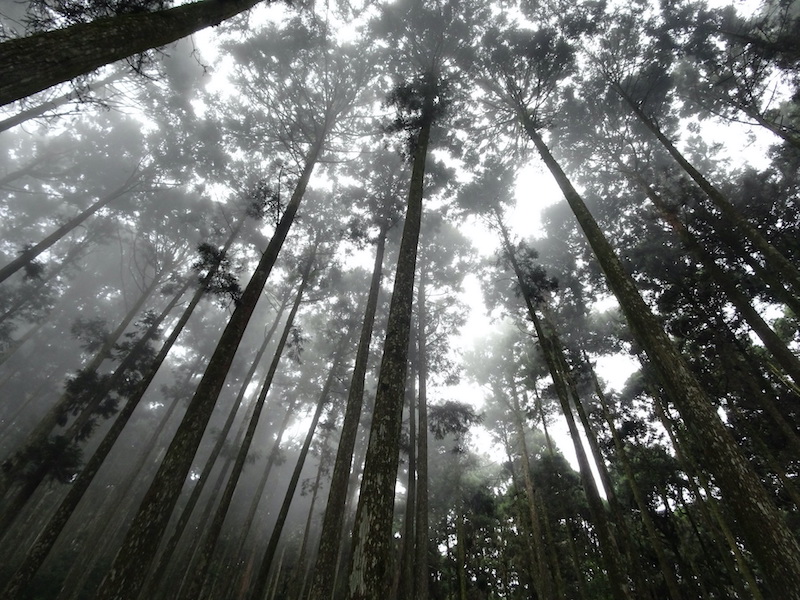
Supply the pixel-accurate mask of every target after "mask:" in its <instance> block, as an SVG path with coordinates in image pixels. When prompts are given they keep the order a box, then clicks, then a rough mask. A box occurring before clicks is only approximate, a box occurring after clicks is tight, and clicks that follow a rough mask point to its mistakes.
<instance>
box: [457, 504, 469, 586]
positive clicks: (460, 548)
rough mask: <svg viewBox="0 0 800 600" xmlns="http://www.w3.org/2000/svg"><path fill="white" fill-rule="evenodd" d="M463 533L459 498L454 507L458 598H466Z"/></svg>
mask: <svg viewBox="0 0 800 600" xmlns="http://www.w3.org/2000/svg"><path fill="white" fill-rule="evenodd" d="M466 537H467V536H466V534H465V533H464V503H463V500H461V499H459V501H458V507H457V508H456V573H458V600H467V550H466V544H467V540H466Z"/></svg>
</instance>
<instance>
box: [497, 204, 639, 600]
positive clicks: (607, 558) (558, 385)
mask: <svg viewBox="0 0 800 600" xmlns="http://www.w3.org/2000/svg"><path fill="white" fill-rule="evenodd" d="M498 226H499V229H500V233H501V236H502V238H503V248H504V252H505V254H506V257H507V258H508V261H509V262H510V263H511V267H512V269H513V271H514V274H515V275H516V277H517V280H518V282H519V289H520V291H521V292H522V298H523V300H524V301H525V305H526V307H527V309H528V315H529V316H530V318H531V321H533V326H534V328H535V330H536V336H537V338H538V339H539V346H540V348H541V350H542V355H543V356H544V360H545V363H546V365H547V369H548V371H549V372H550V376H551V378H552V380H553V386H554V387H555V390H556V395H557V396H558V400H559V403H560V404H561V412H562V413H563V415H564V418H565V419H566V421H567V427H568V429H569V433H570V437H571V438H572V444H573V446H574V448H575V454H576V456H577V459H578V467H579V469H578V470H579V472H580V476H581V483H582V484H583V489H584V492H585V493H586V499H587V501H588V504H589V512H590V514H591V517H592V521H593V524H594V526H595V528H596V531H597V538H598V541H599V542H600V554H601V556H602V558H603V563H604V566H605V568H606V570H607V572H608V580H609V582H608V583H609V585H610V587H611V592H612V594H613V596H614V598H615V599H616V600H628V599H629V598H630V591H629V589H628V582H627V577H626V576H625V574H624V573H623V570H622V565H621V556H620V552H619V547H618V546H617V542H616V540H615V538H614V534H613V532H612V531H611V527H610V525H609V522H608V517H607V515H606V511H605V507H604V506H603V503H602V500H601V499H600V493H599V491H598V489H597V483H596V482H595V480H594V476H593V475H592V470H591V467H590V465H589V459H588V457H587V456H586V451H585V450H584V448H583V444H582V443H581V438H580V434H579V432H578V427H577V425H576V423H575V417H574V416H573V414H572V409H571V407H570V402H569V396H570V393H569V388H570V387H572V386H571V385H570V384H571V378H570V375H569V372H568V371H567V370H566V365H565V364H564V361H563V360H561V357H560V354H559V352H560V347H559V345H558V341H557V339H556V338H555V333H554V332H553V331H552V330H550V329H549V328H547V329H545V324H544V323H542V320H541V319H540V318H539V315H538V314H537V312H536V306H535V302H536V301H535V300H534V298H532V297H531V295H530V294H529V293H528V290H527V286H526V285H525V277H524V273H523V271H522V267H521V266H520V264H519V262H518V261H517V258H516V255H515V254H514V250H513V247H512V246H511V240H510V239H509V236H508V232H507V231H506V229H505V226H504V225H503V224H502V222H501V220H500V219H499V218H498ZM511 383H512V386H513V382H511ZM512 389H513V388H512ZM515 393H516V391H515Z"/></svg>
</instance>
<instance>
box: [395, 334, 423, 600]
mask: <svg viewBox="0 0 800 600" xmlns="http://www.w3.org/2000/svg"><path fill="white" fill-rule="evenodd" d="M412 327H413V325H412ZM415 338H416V336H415V335H414V330H413V329H412V334H411V345H410V346H409V350H408V366H409V377H408V387H407V389H406V396H408V485H406V513H405V515H404V523H403V539H402V542H403V546H402V556H401V558H400V569H399V582H398V591H397V598H398V599H399V600H414V593H415V588H416V586H415V584H414V574H415V570H414V558H415V556H416V541H417V531H416V517H417V515H416V510H417V508H416V507H417V417H416V413H417V402H416V400H417V398H416V396H417V386H416V381H415V380H416V377H417V370H418V369H417V368H416V367H417V363H418V357H417V356H418V353H417V352H416V348H415V344H414V339H415Z"/></svg>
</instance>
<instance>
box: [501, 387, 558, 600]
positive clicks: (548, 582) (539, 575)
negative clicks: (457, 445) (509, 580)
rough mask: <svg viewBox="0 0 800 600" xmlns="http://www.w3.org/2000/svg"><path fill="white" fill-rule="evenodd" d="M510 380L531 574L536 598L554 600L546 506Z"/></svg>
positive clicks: (520, 410)
mask: <svg viewBox="0 0 800 600" xmlns="http://www.w3.org/2000/svg"><path fill="white" fill-rule="evenodd" d="M510 379H511V378H509V387H510V390H511V398H512V405H511V406H510V408H511V413H512V415H513V417H512V418H513V421H514V426H515V428H516V430H517V443H518V444H519V448H518V451H519V454H520V457H521V459H522V477H523V481H524V482H525V495H526V497H527V501H528V513H529V514H528V517H529V519H530V523H531V538H532V540H533V552H534V557H535V562H536V566H537V572H536V573H531V576H532V578H533V584H534V588H535V589H536V596H537V597H538V598H542V599H543V600H549V599H551V598H554V594H553V581H552V579H551V577H550V571H549V570H548V568H547V558H546V550H545V548H543V547H542V546H543V543H544V536H543V535H542V525H541V523H542V520H543V519H544V515H540V514H539V510H540V508H541V510H545V508H544V506H542V507H539V506H538V505H537V503H536V493H535V488H534V484H533V470H532V469H531V462H530V453H529V451H528V442H527V441H526V439H525V423H524V421H523V419H522V408H521V407H520V405H519V398H518V397H517V387H516V384H515V383H514V381H512V380H510Z"/></svg>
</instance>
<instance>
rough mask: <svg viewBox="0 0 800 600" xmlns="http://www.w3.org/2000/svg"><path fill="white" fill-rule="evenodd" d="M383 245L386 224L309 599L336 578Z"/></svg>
mask: <svg viewBox="0 0 800 600" xmlns="http://www.w3.org/2000/svg"><path fill="white" fill-rule="evenodd" d="M385 248H386V227H385V226H384V227H382V228H381V230H380V233H379V234H378V242H377V244H376V247H375V265H374V267H373V269H372V280H371V282H370V286H369V294H368V295H367V305H366V308H365V310H364V323H363V325H362V326H361V337H360V338H359V341H358V350H357V351H356V362H355V365H354V367H353V376H352V378H351V380H350V390H349V391H348V393H347V405H346V407H345V412H344V421H343V422H342V433H341V435H340V437H339V446H338V448H337V449H336V460H335V461H334V466H333V473H332V474H331V487H330V490H329V492H328V503H327V505H326V507H325V517H324V518H323V520H322V532H321V533H320V541H319V551H318V553H317V561H316V566H315V568H314V581H313V583H312V586H311V591H310V593H309V598H310V599H311V600H330V598H331V596H332V595H333V589H334V584H335V579H336V578H335V577H332V576H331V573H335V572H336V564H337V560H338V557H339V547H340V543H341V539H342V530H343V525H344V515H345V504H346V502H347V487H348V483H349V478H350V469H351V468H352V464H353V452H354V450H355V445H356V437H357V435H358V425H359V422H360V420H361V406H362V405H363V403H364V379H365V377H366V374H367V362H368V360H369V347H370V342H371V341H372V330H373V326H374V324H375V312H376V310H377V308H378V294H379V293H380V289H381V279H382V276H383V255H384V251H385Z"/></svg>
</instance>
